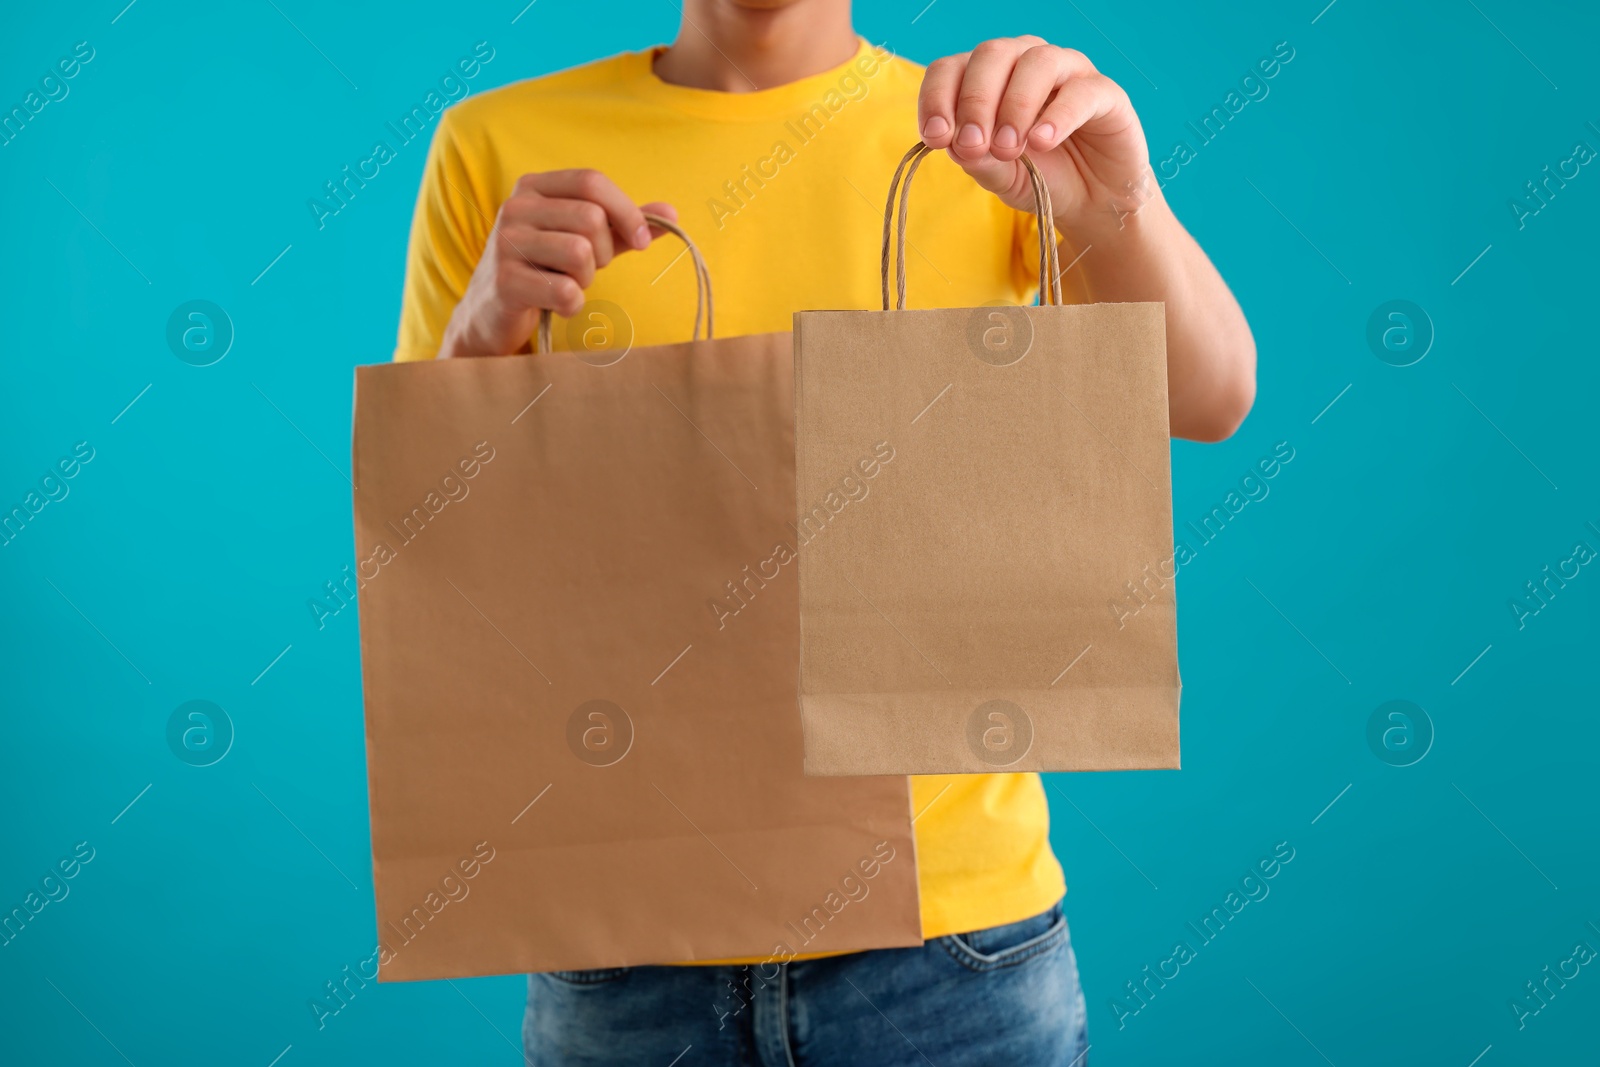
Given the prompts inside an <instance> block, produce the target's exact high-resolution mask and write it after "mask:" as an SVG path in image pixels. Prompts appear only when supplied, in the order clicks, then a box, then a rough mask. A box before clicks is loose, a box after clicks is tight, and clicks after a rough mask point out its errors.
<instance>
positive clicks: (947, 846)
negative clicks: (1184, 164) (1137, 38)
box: [396, 0, 1255, 1067]
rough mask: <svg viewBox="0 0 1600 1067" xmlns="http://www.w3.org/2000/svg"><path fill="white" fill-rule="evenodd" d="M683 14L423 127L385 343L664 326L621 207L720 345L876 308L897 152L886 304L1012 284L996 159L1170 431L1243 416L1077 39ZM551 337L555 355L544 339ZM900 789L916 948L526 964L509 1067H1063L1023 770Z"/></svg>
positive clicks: (1039, 819) (649, 267)
mask: <svg viewBox="0 0 1600 1067" xmlns="http://www.w3.org/2000/svg"><path fill="white" fill-rule="evenodd" d="M683 9H684V17H683V26H682V28H681V29H680V32H679V34H678V37H677V40H676V41H675V42H674V43H673V44H672V45H671V46H670V47H666V48H656V49H652V50H650V51H646V52H639V53H632V54H625V55H621V56H616V57H614V58H611V59H606V60H601V61H599V62H596V63H592V64H589V65H587V66H583V67H579V68H576V69H574V70H569V71H564V72H561V73H558V74H553V75H550V76H548V77H544V78H537V79H534V80H531V81H526V82H521V83H518V84H515V85H511V86H507V87H505V88H502V89H499V90H496V91H493V92H490V93H485V94H483V95H481V96H478V97H474V98H472V99H470V100H467V101H464V102H463V103H461V104H459V105H458V106H456V107H455V108H453V109H452V110H451V111H449V112H448V113H446V115H445V116H444V117H443V119H442V121H441V123H440V126H439V129H438V131H437V133H436V135H435V138H434V143H433V148H432V150H431V154H430V158H429V161H428V166H427V171H426V174H425V176H424V179H423V186H422V191H421V195H420V198H419V202H418V205H417V213H416V218H415V221H414V224H413V230H412V236H411V248H410V255H409V262H408V269H407V277H406V290H405V302H404V310H403V313H402V319H401V328H400V340H399V348H398V351H397V352H396V358H397V359H402V360H406V359H431V358H436V357H437V358H461V357H471V356H495V355H505V354H509V353H516V352H526V351H530V350H531V348H530V338H531V337H532V335H533V333H534V331H535V329H536V327H537V321H538V315H539V311H540V309H544V308H548V309H551V310H552V311H554V312H555V314H556V315H558V316H561V317H564V318H567V319H569V320H570V319H572V318H573V317H574V316H577V317H578V322H579V324H580V325H579V327H578V331H575V335H577V334H578V333H582V332H584V331H588V330H589V329H590V327H591V326H592V327H594V330H595V331H597V332H594V333H593V336H594V337H595V338H597V339H598V341H597V343H599V344H601V345H603V344H604V343H605V338H606V337H607V336H609V335H610V334H609V333H608V331H621V332H626V331H627V330H628V329H630V328H631V330H632V338H633V344H635V345H650V344H660V343H667V342H672V341H681V340H685V339H687V337H688V334H689V324H690V320H691V312H690V310H689V309H690V308H691V307H692V306H693V304H694V295H693V293H694V289H693V286H694V278H693V271H692V270H691V269H690V268H689V264H688V260H687V257H683V258H680V259H677V260H674V258H673V257H674V256H676V255H677V254H678V251H679V250H678V249H676V248H656V249H652V248H651V245H652V242H653V240H654V238H656V237H658V236H660V233H659V232H658V231H655V230H652V228H651V227H649V226H648V225H647V224H646V222H645V219H644V214H645V213H646V212H649V213H654V214H658V215H661V216H664V217H667V218H672V219H675V220H676V221H677V222H678V223H679V224H680V225H681V226H682V227H683V228H684V229H685V230H686V231H687V232H688V233H689V235H690V236H691V237H692V238H693V239H694V240H695V242H696V243H697V245H698V246H699V248H700V249H701V250H702V252H703V253H704V255H705V259H706V261H707V263H708V265H709V268H710V274H711V277H712V279H713V281H714V284H715V286H716V298H717V299H716V308H717V330H718V333H719V335H721V336H733V335H739V334H751V333H766V332H772V331H786V330H788V329H789V328H790V323H791V315H792V313H793V312H794V311H796V310H801V309H813V308H816V309H823V308H862V309H865V308H874V307H877V306H878V299H879V278H878V262H879V250H880V242H881V240H882V214H881V208H882V204H883V197H884V191H885V189H886V187H887V183H888V179H889V177H890V175H891V174H892V173H893V171H894V168H895V165H896V163H897V162H898V161H899V160H900V157H901V156H902V155H903V154H904V153H905V151H906V149H907V148H908V147H910V145H911V144H913V143H914V142H915V141H916V140H917V139H918V137H920V138H921V139H922V140H924V141H926V142H927V143H928V144H929V145H931V146H932V147H934V148H937V149H944V150H946V151H944V152H941V153H937V154H935V155H934V156H932V157H930V158H929V160H928V161H927V163H926V164H925V165H924V166H923V167H922V169H921V171H920V173H919V175H918V178H917V189H916V195H915V197H914V198H913V203H912V209H911V242H910V244H911V248H912V251H910V252H908V263H907V271H908V274H909V282H908V286H907V291H908V293H909V294H910V296H911V305H912V306H913V307H914V306H918V305H919V304H920V305H921V306H930V305H934V306H947V307H972V306H977V305H980V304H982V303H984V302H985V301H990V300H1005V301H1009V302H1012V303H1021V302H1026V301H1028V300H1030V299H1031V298H1032V295H1031V294H1032V290H1033V288H1034V281H1033V279H1034V278H1035V277H1036V273H1035V271H1036V264H1037V260H1036V254H1037V245H1035V246H1034V248H1033V249H1032V250H1030V249H1029V247H1028V242H1029V239H1030V238H1029V232H1030V227H1031V225H1032V219H1031V215H1029V214H1027V212H1031V210H1032V202H1033V201H1032V191H1031V187H1030V185H1029V183H1028V178H1027V173H1026V171H1025V169H1024V167H1023V165H1022V164H1021V163H1020V162H1019V161H1018V160H1019V157H1020V156H1021V154H1022V153H1023V152H1024V151H1026V152H1027V153H1028V154H1029V156H1030V158H1031V159H1033V160H1034V162H1035V163H1036V164H1037V165H1038V167H1039V169H1040V170H1041V172H1042V173H1043V175H1044V177H1045V179H1046V181H1047V182H1048V184H1049V187H1050V192H1051V197H1052V200H1053V203H1054V210H1055V216H1056V217H1055V225H1056V230H1057V232H1058V234H1059V236H1060V240H1061V242H1062V248H1061V262H1062V263H1070V264H1073V266H1072V267H1071V269H1070V270H1069V271H1068V272H1067V275H1066V279H1065V281H1066V286H1067V290H1068V293H1069V294H1070V296H1069V299H1073V300H1076V301H1078V302H1088V301H1135V300H1160V301H1165V303H1166V309H1167V351H1168V356H1167V361H1168V381H1169V387H1170V394H1171V411H1170V414H1171V425H1172V432H1173V433H1174V435H1176V436H1181V437H1187V438H1192V439H1195V440H1202V441H1215V440H1220V439H1222V438H1224V437H1227V436H1228V435H1229V434H1231V433H1232V432H1233V430H1234V429H1235V428H1236V427H1237V426H1238V425H1239V423H1240V422H1241V421H1242V420H1243V419H1244V417H1245V414H1246V413H1247V411H1248V410H1249V408H1250V404H1251V402H1252V400H1253V397H1254V390H1255V348H1254V342H1253V341H1252V339H1251V336H1250V330H1249V327H1248V325H1247V324H1246V322H1245V319H1244V315H1243V313H1242V312H1241V311H1240V309H1239V306H1238V304H1237V303H1236V302H1235V301H1234V299H1233V296H1232V295H1231V294H1230V293H1229V292H1228V289H1227V287H1226V285H1225V284H1224V283H1223V281H1222V279H1221V277H1220V276H1219V275H1218V274H1217V272H1216V270H1215V268H1213V267H1212V265H1211V263H1210V261H1209V260H1208V259H1207V258H1206V256H1205V254H1204V253H1203V252H1202V251H1201V249H1200V248H1199V246H1198V245H1196V244H1195V242H1194V241H1193V239H1192V238H1190V237H1189V235H1188V234H1187V233H1186V232H1185V231H1184V229H1183V227H1182V226H1181V225H1180V224H1179V223H1178V221H1177V219H1176V218H1175V217H1174V216H1173V214H1172V212H1171V210H1170V209H1169V208H1168V206H1167V204H1166V202H1165V200H1164V199H1163V198H1162V196H1161V193H1160V190H1159V188H1158V187H1157V185H1156V183H1155V181H1154V176H1153V175H1152V173H1151V170H1150V164H1149V158H1148V153H1147V150H1146V145H1145V139H1144V134H1143V131H1142V129H1141V128H1140V124H1139V120H1138V117H1137V116H1136V115H1135V114H1134V111H1133V108H1132V106H1131V105H1130V103H1129V101H1128V97H1127V94H1125V93H1124V92H1123V91H1122V89H1121V88H1119V87H1118V86H1117V85H1116V84H1114V83H1113V82H1112V81H1110V79H1108V78H1106V77H1105V76H1104V75H1102V74H1100V73H1098V72H1097V71H1096V70H1095V68H1094V67H1093V66H1092V65H1091V64H1090V61H1089V60H1088V59H1087V58H1085V57H1084V56H1083V55H1082V54H1080V53H1078V52H1075V51H1072V50H1069V49H1065V48H1059V47H1055V46H1052V45H1049V44H1047V43H1045V42H1044V41H1042V40H1040V39H1038V38H1036V37H1022V38H1016V39H1008V40H995V41H987V42H984V43H983V44H980V45H978V46H977V47H976V48H975V49H973V50H972V51H971V52H970V53H966V54H963V55H958V56H950V57H947V58H944V59H940V60H938V61H937V62H935V63H933V64H931V65H930V66H929V67H928V68H927V69H926V70H925V71H924V70H923V69H922V68H919V67H917V66H915V65H914V64H912V63H909V62H907V61H905V60H903V59H900V58H898V57H895V56H892V55H890V54H889V53H888V52H887V51H886V50H884V49H881V48H875V47H873V46H871V45H869V44H867V43H866V42H864V41H862V40H861V39H860V38H858V37H857V36H856V35H855V32H854V30H853V29H852V26H851V21H850V5H849V0H764V2H763V0H685V3H684V5H683ZM647 250H648V251H647ZM627 253H635V254H627ZM586 301H587V302H588V306H589V311H587V312H586V311H585V307H586ZM601 301H604V302H606V303H605V305H603V306H601V305H599V303H598V302H601ZM622 317H625V318H626V320H627V322H625V323H624V322H621V321H620V319H621V318H622ZM554 332H555V338H556V347H558V348H562V347H567V345H566V343H565V342H566V338H567V330H566V328H565V324H564V323H563V322H561V321H560V320H558V321H557V328H556V330H555V331H554ZM593 346H594V345H593V344H590V345H589V347H593ZM912 792H913V806H914V810H915V811H916V812H917V813H918V815H917V819H916V824H915V830H916V841H917V863H918V869H919V878H920V887H921V894H922V924H923V932H924V935H925V937H926V938H927V939H928V943H927V944H926V945H925V946H924V947H923V948H920V949H899V950H888V951H880V952H864V953H853V954H846V955H834V956H830V957H822V958H810V959H805V958H801V959H796V960H794V961H792V962H790V963H787V964H784V965H782V966H778V965H772V966H770V967H768V968H763V969H761V970H759V971H756V970H753V969H752V968H751V967H750V966H748V964H750V963H758V962H761V961H755V960H752V961H744V962H741V961H734V962H733V964H732V965H727V966H721V965H718V966H710V965H706V966H667V967H640V968H629V969H616V970H607V971H589V972H573V973H565V974H554V975H535V976H533V977H532V978H531V979H530V984H529V997H528V1009H527V1015H526V1021H525V1023H524V1043H525V1046H526V1055H527V1059H528V1062H529V1063H533V1064H539V1065H544V1064H633V1063H638V1064H649V1065H653V1067H667V1065H669V1064H679V1065H681V1067H691V1065H694V1064H744V1063H761V1064H791V1063H792V1064H818V1065H832V1064H845V1063H869V1064H875V1065H894V1064H911V1063H919V1064H922V1063H927V1062H930V1061H931V1062H933V1063H936V1064H939V1065H940V1067H957V1065H961V1064H1060V1065H1062V1067H1066V1065H1069V1064H1071V1065H1075V1067H1081V1065H1082V1064H1083V1063H1084V1062H1085V1057H1084V1053H1085V1051H1086V1049H1087V1045H1086V1041H1087V1038H1086V1034H1085V1019H1084V1006H1083V996H1082V993H1081V991H1080V990H1079V987H1078V978H1077V969H1076V964H1075V961H1074V958H1073V954H1072V949H1071V946H1070V944H1069V941H1068V933H1067V926H1066V922H1065V919H1064V918H1063V917H1062V914H1061V908H1060V900H1061V897H1062V894H1063V893H1064V891H1065V883H1064V881H1063V878H1062V873H1061V868H1060V865H1059V864H1058V863H1057V861H1056V859H1055V857H1054V855H1053V854H1052V852H1051V850H1050V844H1049V838H1048V829H1049V827H1048V811H1047V808H1046V804H1045V796H1044V790H1043V787H1042V785H1041V783H1040V780H1039V777H1038V775H1036V774H986V775H952V776H939V777H919V778H914V779H913V780H912Z"/></svg>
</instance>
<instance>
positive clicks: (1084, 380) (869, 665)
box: [795, 145, 1180, 775]
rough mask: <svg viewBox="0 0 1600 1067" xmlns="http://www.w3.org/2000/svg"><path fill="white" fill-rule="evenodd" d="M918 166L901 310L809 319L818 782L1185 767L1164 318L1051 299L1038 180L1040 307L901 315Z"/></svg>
mask: <svg viewBox="0 0 1600 1067" xmlns="http://www.w3.org/2000/svg"><path fill="white" fill-rule="evenodd" d="M927 151H928V150H927V149H926V148H924V147H923V146H921V145H919V146H917V148H915V149H913V150H912V152H910V153H908V154H907V156H906V158H905V160H904V161H902V163H901V167H900V170H899V171H897V172H896V174H895V178H894V183H893V184H892V185H891V188H890V194H889V211H888V212H886V214H885V222H884V226H885V229H884V309H885V310H883V311H812V312H802V313H800V314H798V315H796V316H795V361H796V367H795V371H796V383H797V385H796V402H797V413H796V435H797V442H798V457H797V493H798V497H797V499H798V502H799V513H800V519H799V524H798V525H799V531H800V537H801V538H802V547H801V548H800V628H801V658H800V708H801V716H802V719H803V722H804V725H805V749H806V770H807V772H808V773H810V774H817V775H871V774H940V773H946V772H964V771H966V772H972V771H1027V770H1036V771H1069V770H1071V771H1077V770H1124V769H1133V768H1157V767H1177V766H1178V696H1179V689H1180V684H1179V679H1178V658H1177V637H1176V607H1175V603H1174V599H1173V587H1172V584H1173V583H1172V578H1173V575H1174V573H1175V570H1176V564H1175V563H1174V554H1173V540H1172V494H1171V475H1170V468H1169V441H1168V433H1169V430H1168V421H1167V377H1166V341H1165V321H1164V309H1163V306H1162V305H1161V304H1091V305H1081V306H1050V305H1052V304H1054V305H1059V304H1060V300H1061V297H1060V278H1059V267H1058V266H1057V264H1056V260H1055V251H1056V249H1055V240H1054V227H1053V225H1052V224H1051V223H1050V221H1049V220H1050V219H1051V214H1050V208H1049V203H1048V195H1049V194H1048V189H1047V188H1046V187H1045V186H1044V183H1043V181H1042V180H1041V179H1040V178H1039V177H1038V173H1037V171H1035V170H1034V169H1033V166H1032V163H1031V162H1028V163H1027V165H1028V167H1029V170H1030V173H1031V174H1032V176H1033V178H1034V187H1035V198H1036V205H1037V207H1038V211H1039V218H1038V223H1039V236H1040V255H1041V261H1040V271H1041V281H1040V292H1041V294H1042V297H1041V299H1042V302H1043V303H1044V304H1045V305H1046V306H1040V307H1014V306H999V307H984V308H971V309H944V310H914V311H906V310H893V311H891V310H888V308H889V307H890V303H889V296H890V275H889V252H890V244H891V242H890V223H891V222H892V221H897V223H898V238H897V243H898V247H899V249H900V252H901V255H900V258H899V268H898V270H897V272H896V277H897V280H898V284H897V290H898V296H897V301H896V306H897V308H899V309H903V308H904V307H905V266H904V255H903V251H904V242H905V222H906V216H907V206H906V205H907V193H908V192H909V189H910V182H911V178H912V176H913V175H914V174H915V172H916V168H917V165H918V164H919V163H920V162H921V159H922V158H923V155H924V154H925V153H926V152H927ZM908 164H909V166H908ZM902 172H904V174H905V184H904V187H903V188H900V189H899V194H898V195H899V203H898V218H897V220H896V219H895V218H894V216H895V212H896V208H897V205H896V191H897V187H899V186H900V181H901V173H902ZM1102 254H1111V255H1115V254H1116V252H1115V250H1114V249H1108V250H1107V252H1105V253H1102ZM879 442H881V443H882V446H881V447H882V449H883V450H884V452H885V453H886V454H891V455H892V456H893V459H892V461H891V462H889V463H887V464H882V463H881V462H880V463H868V462H866V461H865V460H864V459H863V458H862V453H863V449H864V446H869V445H872V444H875V443H879ZM869 471H870V472H871V474H872V475H873V476H872V477H871V480H870V483H869V482H868V481H867V475H868V473H869Z"/></svg>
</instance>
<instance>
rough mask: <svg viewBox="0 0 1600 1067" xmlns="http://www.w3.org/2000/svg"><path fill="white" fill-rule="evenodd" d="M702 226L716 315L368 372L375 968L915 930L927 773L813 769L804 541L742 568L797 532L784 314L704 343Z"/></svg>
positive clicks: (364, 556)
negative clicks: (562, 347)
mask: <svg viewBox="0 0 1600 1067" xmlns="http://www.w3.org/2000/svg"><path fill="white" fill-rule="evenodd" d="M651 221H652V223H653V224H655V225H657V226H661V227H663V228H665V229H670V230H673V231H674V232H677V233H678V235H679V236H680V237H682V236H683V234H682V233H681V231H677V229H676V227H674V226H672V225H671V224H670V223H669V222H667V221H666V220H662V219H657V218H652V219H651ZM684 239H685V240H686V241H687V238H684ZM690 252H691V258H692V260H693V261H694V264H695V270H696V277H697V281H698V283H699V285H700V292H701V294H702V308H701V309H697V311H696V316H695V330H694V336H695V337H696V338H698V336H699V332H700V324H701V322H702V321H704V322H705V327H706V328H705V339H703V340H699V339H697V340H693V341H691V342H690V343H688V344H676V345H665V346H659V347H650V348H641V349H637V350H633V351H631V352H630V351H627V349H626V348H621V349H620V350H619V349H618V348H602V349H598V350H588V349H586V348H585V347H584V346H583V344H582V341H583V339H585V338H587V337H589V336H590V335H591V334H593V335H595V336H600V335H602V334H604V333H606V332H608V331H607V330H606V329H605V328H604V326H603V324H601V325H593V324H590V323H588V322H586V321H584V322H580V321H579V320H578V319H574V320H573V321H572V322H571V323H570V324H569V327H572V328H569V331H568V336H569V338H571V339H572V340H573V341H574V344H573V346H572V347H573V349H574V350H573V351H566V352H554V353H552V352H551V351H550V348H551V344H550V333H551V330H550V319H549V316H548V315H546V316H544V317H543V320H542V322H541V325H540V330H539V344H538V349H537V353H536V354H535V355H531V356H509V357H501V358H493V359H470V360H444V361H438V362H433V363H411V364H387V365H380V366H366V367H361V368H359V369H358V370H357V372H356V404H355V431H354V446H353V465H354V470H355V478H356V489H355V533H356V544H357V553H358V561H359V562H358V573H359V578H360V583H361V585H360V593H359V600H360V613H361V652H362V668H363V677H364V682H365V699H366V728H367V759H368V784H369V793H370V803H371V816H372V865H373V881H374V883H375V886H376V894H377V921H378V937H379V945H378V951H377V952H376V953H375V956H377V957H378V959H379V974H380V977H381V978H382V979H387V980H409V979H421V978H447V977H456V976H469V975H489V974H504V973H512V972H525V971H535V972H538V971H554V970H578V969H587V968H599V967H620V966H626V965H634V964H653V963H670V962H682V961H695V960H714V959H727V958H752V957H753V958H756V959H761V960H768V961H772V962H782V961H783V960H785V959H787V958H788V957H789V956H791V955H795V954H800V953H807V952H833V951H843V950H855V949H869V948H883V947H890V946H902V945H917V944H921V943H922V932H921V924H920V918H919V911H918V899H917V880H916V857H915V850H914V845H913V841H912V834H911V810H910V806H911V802H910V795H909V789H908V783H907V781H906V779H905V778H904V777H903V776H892V777H857V778H834V779H826V778H808V777H806V776H805V774H804V771H803V763H802V739H801V731H800V722H799V720H798V718H797V717H796V715H795V679H796V676H797V672H798V657H799V632H798V616H799V613H798V608H797V606H796V597H797V588H796V583H795V578H794V573H793V567H784V568H782V571H783V573H781V574H777V575H773V574H772V571H771V570H770V569H769V570H767V572H766V573H767V574H768V576H769V577H768V578H767V579H766V580H763V579H761V578H760V577H759V576H758V577H756V578H754V579H751V578H750V577H749V576H750V575H752V574H754V573H755V572H754V571H753V570H752V568H755V567H759V566H760V565H761V562H762V561H767V560H770V559H771V558H772V556H773V554H774V546H775V545H776V544H777V543H779V542H785V543H787V542H789V541H791V540H792V535H791V534H790V532H789V527H788V524H789V523H790V522H791V521H792V520H793V518H794V422H793V412H794V403H793V380H794V371H793V357H792V347H791V338H790V335H788V334H768V335H762V336H751V337H739V338H732V339H725V340H711V301H710V281H709V278H708V277H707V275H706V272H705V268H704V264H703V262H702V260H701V257H700V254H699V252H698V251H697V250H694V248H693V245H690ZM702 310H703V315H702ZM614 313H615V312H614V311H613V314H614ZM735 588H739V589H742V590H743V596H744V598H745V602H746V603H747V606H746V607H744V608H743V609H742V610H741V611H740V612H739V613H738V614H737V616H735V617H729V615H730V614H731V613H730V612H727V611H724V612H723V613H721V614H720V615H719V613H718V612H716V611H712V610H708V607H707V605H708V603H709V602H711V601H713V600H715V599H719V598H728V597H729V596H730V592H731V591H732V590H733V589H735Z"/></svg>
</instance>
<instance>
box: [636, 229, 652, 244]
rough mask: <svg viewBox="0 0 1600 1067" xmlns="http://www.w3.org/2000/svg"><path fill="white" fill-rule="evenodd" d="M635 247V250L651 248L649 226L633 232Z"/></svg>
mask: <svg viewBox="0 0 1600 1067" xmlns="http://www.w3.org/2000/svg"><path fill="white" fill-rule="evenodd" d="M633 247H635V248H649V247H650V227H649V226H640V227H639V228H638V229H637V230H634V231H633Z"/></svg>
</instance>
